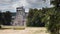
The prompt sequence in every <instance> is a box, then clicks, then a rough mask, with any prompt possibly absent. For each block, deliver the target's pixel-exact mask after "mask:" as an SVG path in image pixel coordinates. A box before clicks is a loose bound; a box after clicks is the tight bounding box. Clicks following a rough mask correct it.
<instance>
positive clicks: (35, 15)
mask: <svg viewBox="0 0 60 34" xmlns="http://www.w3.org/2000/svg"><path fill="white" fill-rule="evenodd" d="M43 16H44V15H43V13H42V10H41V9H40V10H38V9H36V8H35V9H30V10H29V13H28V21H27V26H33V27H43V26H44V23H42V22H41V20H42V17H43Z"/></svg>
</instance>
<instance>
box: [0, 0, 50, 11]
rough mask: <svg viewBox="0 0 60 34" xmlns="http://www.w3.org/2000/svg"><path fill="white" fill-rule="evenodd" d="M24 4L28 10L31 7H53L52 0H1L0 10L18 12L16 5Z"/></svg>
mask: <svg viewBox="0 0 60 34" xmlns="http://www.w3.org/2000/svg"><path fill="white" fill-rule="evenodd" d="M21 6H24V8H25V11H26V12H28V9H29V8H42V7H51V6H50V0H46V1H45V2H44V1H43V0H0V10H1V11H6V10H9V11H11V12H16V7H21Z"/></svg>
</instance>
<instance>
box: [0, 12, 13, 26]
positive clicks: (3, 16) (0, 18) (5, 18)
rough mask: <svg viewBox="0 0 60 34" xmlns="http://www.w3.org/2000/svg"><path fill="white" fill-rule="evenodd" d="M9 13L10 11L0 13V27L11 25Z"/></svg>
mask: <svg viewBox="0 0 60 34" xmlns="http://www.w3.org/2000/svg"><path fill="white" fill-rule="evenodd" d="M11 17H12V15H11V12H10V11H6V12H1V11H0V27H1V25H11V23H10V22H11V19H12V18H11Z"/></svg>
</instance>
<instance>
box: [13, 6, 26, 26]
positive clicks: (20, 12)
mask: <svg viewBox="0 0 60 34" xmlns="http://www.w3.org/2000/svg"><path fill="white" fill-rule="evenodd" d="M16 11H17V12H16V16H15V18H14V21H13V24H12V25H13V26H25V24H26V14H25V9H24V8H23V7H17V8H16Z"/></svg>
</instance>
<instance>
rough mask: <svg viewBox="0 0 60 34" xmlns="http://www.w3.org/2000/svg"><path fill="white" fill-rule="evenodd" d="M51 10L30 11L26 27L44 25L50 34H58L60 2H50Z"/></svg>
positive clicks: (58, 0) (55, 0)
mask: <svg viewBox="0 0 60 34" xmlns="http://www.w3.org/2000/svg"><path fill="white" fill-rule="evenodd" d="M51 4H53V5H54V7H52V8H42V10H41V9H39V10H38V9H30V10H29V14H28V18H27V19H28V21H27V26H33V27H41V26H42V24H41V23H44V24H45V26H46V27H47V29H48V31H49V32H50V33H51V34H59V30H60V0H54V1H51Z"/></svg>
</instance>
